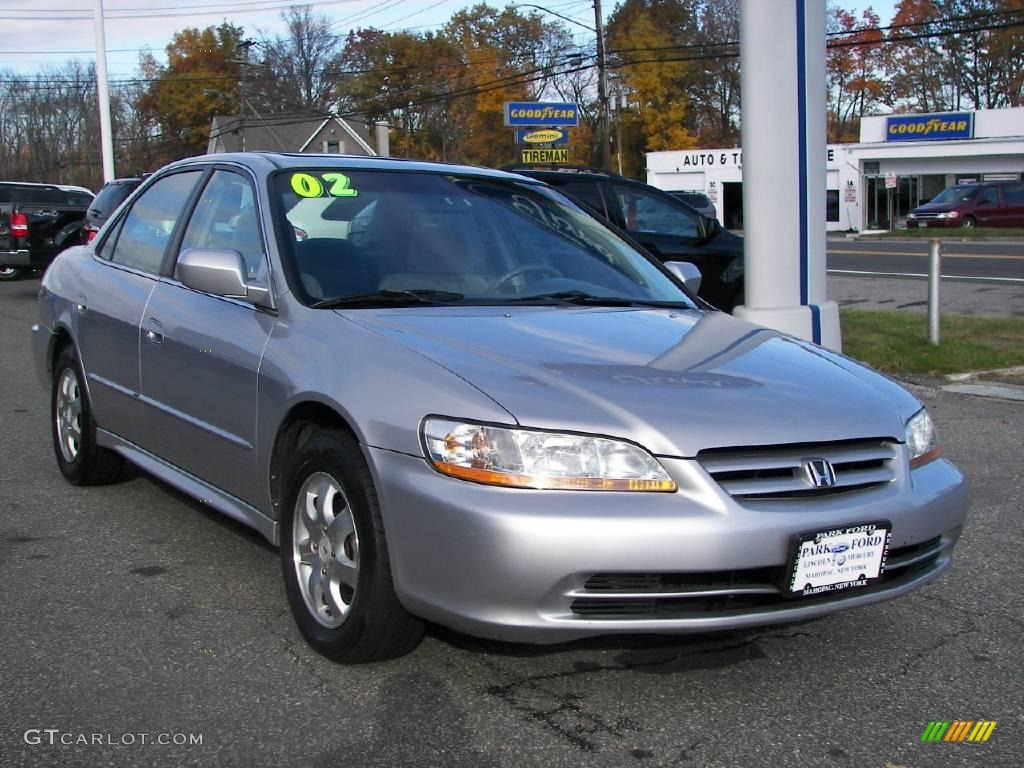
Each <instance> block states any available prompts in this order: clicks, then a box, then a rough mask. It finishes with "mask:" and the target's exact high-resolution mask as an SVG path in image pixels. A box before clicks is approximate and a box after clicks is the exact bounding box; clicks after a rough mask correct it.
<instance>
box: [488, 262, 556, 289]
mask: <svg viewBox="0 0 1024 768" xmlns="http://www.w3.org/2000/svg"><path fill="white" fill-rule="evenodd" d="M531 272H536V273H537V274H543V275H546V276H548V277H562V273H561V272H559V271H558V270H557V269H555V268H554V267H551V266H549V265H547V264H536V263H535V264H523V265H522V266H519V267H515V268H514V269H510V270H509V271H508V272H506V273H505V274H504V275H502V276H501V277H497V278H495V280H494V282H493V283H491V284H490V285H489V286H488V287H487V291H488V293H498V292H499V291H498V289H499V288H503V287H504V286H505V283H508V282H511V281H512V280H513V279H515V278H517V277H519V276H520V275H527V274H529V273H531Z"/></svg>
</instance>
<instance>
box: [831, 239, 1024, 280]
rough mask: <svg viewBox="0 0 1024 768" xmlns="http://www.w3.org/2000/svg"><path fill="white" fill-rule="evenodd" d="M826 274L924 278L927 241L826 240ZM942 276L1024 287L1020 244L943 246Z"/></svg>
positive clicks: (1023, 250) (1022, 246) (1023, 251)
mask: <svg viewBox="0 0 1024 768" xmlns="http://www.w3.org/2000/svg"><path fill="white" fill-rule="evenodd" d="M828 271H829V273H830V274H844V275H900V276H916V277H926V276H927V275H928V241H927V240H878V241H866V240H864V239H860V240H842V239H838V238H829V240H828ZM942 273H943V276H944V277H946V278H950V279H952V278H958V279H964V280H970V281H979V282H986V283H993V284H997V283H1003V284H1007V285H1021V286H1024V242H995V241H979V242H944V243H943V260H942Z"/></svg>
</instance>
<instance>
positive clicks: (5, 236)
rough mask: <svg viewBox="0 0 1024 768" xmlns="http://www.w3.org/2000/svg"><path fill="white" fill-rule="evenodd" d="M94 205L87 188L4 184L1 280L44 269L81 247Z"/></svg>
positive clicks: (0, 185) (0, 206)
mask: <svg viewBox="0 0 1024 768" xmlns="http://www.w3.org/2000/svg"><path fill="white" fill-rule="evenodd" d="M91 202H92V192H90V191H89V190H87V189H85V188H84V187H71V186H65V185H61V184H35V183H32V182H22V181H0V280H15V279H17V278H18V277H20V276H21V275H22V274H24V273H25V272H29V271H32V270H39V269H43V268H44V267H46V266H47V265H48V264H49V263H50V262H51V261H53V259H54V257H55V256H56V255H57V254H58V253H60V252H61V251H63V250H64V249H65V248H70V247H71V246H72V245H79V244H80V243H81V242H82V220H83V219H84V218H85V210H86V208H87V207H88V206H89V204H90V203H91Z"/></svg>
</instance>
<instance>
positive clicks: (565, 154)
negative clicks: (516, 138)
mask: <svg viewBox="0 0 1024 768" xmlns="http://www.w3.org/2000/svg"><path fill="white" fill-rule="evenodd" d="M520 154H521V159H522V162H523V163H524V164H526V165H532V164H533V163H568V162H569V150H568V149H524V150H523V151H522V152H521V153H520Z"/></svg>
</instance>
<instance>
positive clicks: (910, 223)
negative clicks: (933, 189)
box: [907, 181, 1024, 229]
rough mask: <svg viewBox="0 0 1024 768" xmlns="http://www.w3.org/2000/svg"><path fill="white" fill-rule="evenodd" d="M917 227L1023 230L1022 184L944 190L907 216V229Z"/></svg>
mask: <svg viewBox="0 0 1024 768" xmlns="http://www.w3.org/2000/svg"><path fill="white" fill-rule="evenodd" d="M917 227H968V228H970V227H1024V182H1020V181H992V182H985V183H982V184H959V185H957V186H955V187H946V189H944V190H942V192H940V193H939V194H938V195H937V196H936V197H935V198H934V199H933V200H932V201H931V202H929V203H925V204H924V205H921V206H918V207H917V208H915V209H914V210H912V211H911V212H910V213H909V214H908V215H907V228H908V229H916V228H917Z"/></svg>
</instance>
